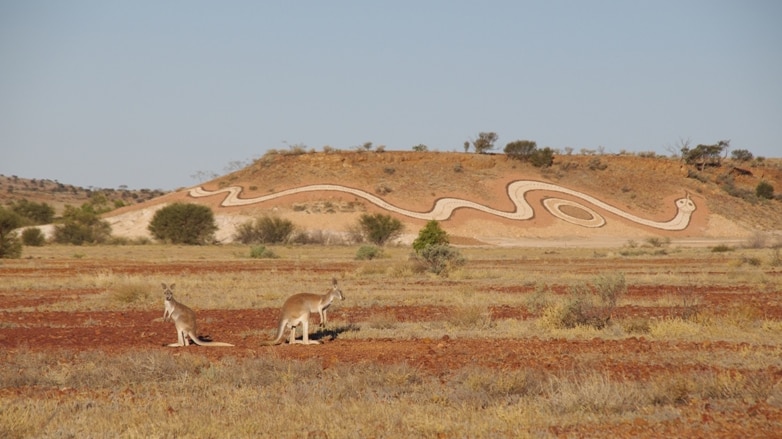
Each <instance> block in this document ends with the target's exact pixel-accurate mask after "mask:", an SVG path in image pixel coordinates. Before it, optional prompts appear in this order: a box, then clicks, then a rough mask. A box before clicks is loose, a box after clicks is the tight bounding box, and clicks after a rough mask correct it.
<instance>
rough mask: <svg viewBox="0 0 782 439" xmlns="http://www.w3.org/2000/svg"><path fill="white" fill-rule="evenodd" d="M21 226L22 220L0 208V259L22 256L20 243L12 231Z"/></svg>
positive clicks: (13, 213) (9, 211)
mask: <svg viewBox="0 0 782 439" xmlns="http://www.w3.org/2000/svg"><path fill="white" fill-rule="evenodd" d="M21 224H22V218H21V217H20V216H19V215H18V214H16V213H15V212H13V211H11V210H8V209H5V208H3V207H2V206H0V258H18V257H21V256H22V242H21V241H20V240H19V237H18V236H17V233H16V232H15V231H14V229H17V228H19V227H20V226H21Z"/></svg>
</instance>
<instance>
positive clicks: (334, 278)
mask: <svg viewBox="0 0 782 439" xmlns="http://www.w3.org/2000/svg"><path fill="white" fill-rule="evenodd" d="M331 283H332V284H334V286H335V287H336V286H337V278H336V277H332V278H331Z"/></svg>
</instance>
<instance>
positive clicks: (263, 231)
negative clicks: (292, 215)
mask: <svg viewBox="0 0 782 439" xmlns="http://www.w3.org/2000/svg"><path fill="white" fill-rule="evenodd" d="M295 230H296V226H294V225H293V222H291V221H290V220H287V219H283V218H279V217H276V216H268V215H266V216H263V217H260V218H256V219H255V221H248V222H246V223H244V224H240V225H239V227H237V228H236V234H235V235H234V239H236V240H237V241H239V242H241V243H242V244H278V243H285V242H288V241H289V240H290V239H291V236H292V235H293V232H294V231H295Z"/></svg>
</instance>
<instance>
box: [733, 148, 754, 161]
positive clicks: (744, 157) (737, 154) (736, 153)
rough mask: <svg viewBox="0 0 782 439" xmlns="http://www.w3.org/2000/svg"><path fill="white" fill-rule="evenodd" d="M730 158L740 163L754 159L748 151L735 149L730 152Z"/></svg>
mask: <svg viewBox="0 0 782 439" xmlns="http://www.w3.org/2000/svg"><path fill="white" fill-rule="evenodd" d="M730 157H731V158H732V159H733V160H736V161H739V162H748V161H750V160H752V159H753V158H754V156H753V155H752V153H751V152H749V151H747V150H746V149H734V150H733V151H731V152H730Z"/></svg>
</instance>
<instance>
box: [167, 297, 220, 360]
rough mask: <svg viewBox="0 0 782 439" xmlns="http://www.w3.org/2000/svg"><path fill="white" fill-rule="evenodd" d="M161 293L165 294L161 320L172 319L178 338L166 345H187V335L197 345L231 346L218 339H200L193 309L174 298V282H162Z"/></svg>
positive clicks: (176, 346)
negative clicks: (167, 284)
mask: <svg viewBox="0 0 782 439" xmlns="http://www.w3.org/2000/svg"><path fill="white" fill-rule="evenodd" d="M163 294H164V295H165V296H166V299H165V300H164V301H163V305H164V309H163V321H164V322H166V321H168V320H173V321H174V326H176V335H177V338H178V341H177V342H176V343H171V344H169V345H168V346H171V347H175V348H178V347H184V346H187V345H188V343H187V338H188V337H190V340H192V341H193V343H195V344H197V345H199V346H233V345H232V344H228V343H223V342H219V341H206V340H200V339H199V338H198V329H197V328H196V315H195V311H193V310H192V309H190V308H188V307H187V306H186V305H184V304H182V303H179V302H177V301H176V300H174V284H171V285H169V286H166V284H163Z"/></svg>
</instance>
